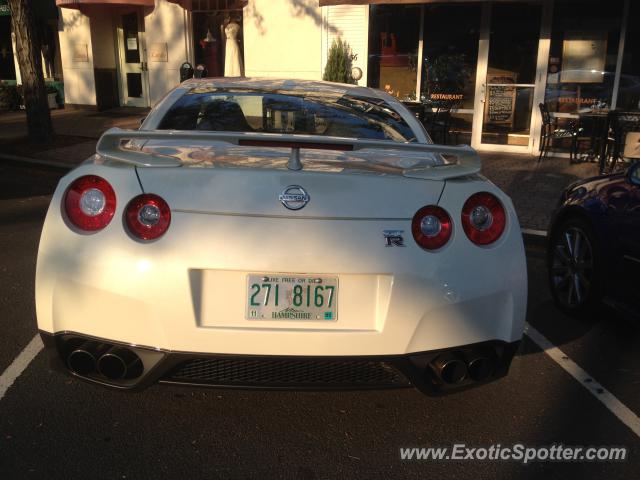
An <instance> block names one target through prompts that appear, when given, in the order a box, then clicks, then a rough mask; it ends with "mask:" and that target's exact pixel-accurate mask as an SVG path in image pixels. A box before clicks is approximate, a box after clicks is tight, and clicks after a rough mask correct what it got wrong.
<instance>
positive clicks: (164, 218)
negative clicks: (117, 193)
mask: <svg viewBox="0 0 640 480" xmlns="http://www.w3.org/2000/svg"><path fill="white" fill-rule="evenodd" d="M124 218H125V223H126V224H127V227H128V228H129V231H130V232H131V234H132V235H134V236H135V237H137V238H139V239H141V240H155V239H156V238H159V237H161V236H162V235H163V234H164V233H165V232H166V231H167V229H168V228H169V224H170V223H171V209H170V208H169V205H167V202H165V201H164V200H163V199H162V198H161V197H159V196H158V195H154V194H153V193H145V194H142V195H138V196H137V197H135V198H134V199H133V200H131V201H130V202H129V203H128V204H127V208H126V209H125V212H124Z"/></svg>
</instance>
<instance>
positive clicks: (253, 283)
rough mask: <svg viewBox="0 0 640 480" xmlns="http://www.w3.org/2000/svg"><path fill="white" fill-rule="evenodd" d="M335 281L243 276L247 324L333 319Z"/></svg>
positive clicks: (275, 276)
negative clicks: (245, 280) (245, 277)
mask: <svg viewBox="0 0 640 480" xmlns="http://www.w3.org/2000/svg"><path fill="white" fill-rule="evenodd" d="M337 307H338V277H326V276H318V275H286V274H281V275H272V274H256V275H248V276H247V309H246V318H247V319H249V320H326V321H332V320H336V319H337V312H338V308H337Z"/></svg>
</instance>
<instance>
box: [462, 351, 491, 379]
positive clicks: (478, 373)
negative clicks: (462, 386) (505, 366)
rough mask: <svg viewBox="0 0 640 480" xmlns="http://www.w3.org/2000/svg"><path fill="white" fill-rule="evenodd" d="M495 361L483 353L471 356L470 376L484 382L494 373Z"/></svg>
mask: <svg viewBox="0 0 640 480" xmlns="http://www.w3.org/2000/svg"><path fill="white" fill-rule="evenodd" d="M494 368H495V364H494V361H493V360H492V359H491V358H489V357H485V356H483V355H477V356H473V357H471V359H470V360H469V364H468V369H469V378H471V380H474V381H476V382H482V381H484V380H486V379H487V378H489V377H490V376H491V375H492V374H493V369H494Z"/></svg>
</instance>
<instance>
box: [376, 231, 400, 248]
mask: <svg viewBox="0 0 640 480" xmlns="http://www.w3.org/2000/svg"><path fill="white" fill-rule="evenodd" d="M403 233H404V230H383V231H382V234H383V235H384V241H385V244H384V246H385V247H404V246H405V245H404V237H403V236H402V234H403Z"/></svg>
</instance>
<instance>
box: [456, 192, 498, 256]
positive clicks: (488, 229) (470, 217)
mask: <svg viewBox="0 0 640 480" xmlns="http://www.w3.org/2000/svg"><path fill="white" fill-rule="evenodd" d="M506 221H507V215H506V213H505V211H504V207H503V206H502V203H501V202H500V200H498V197H496V196H495V195H493V194H491V193H489V192H478V193H474V194H473V195H471V196H470V197H469V198H468V199H467V201H466V202H465V203H464V206H463V207H462V228H463V229H464V233H466V234H467V237H469V240H471V241H472V242H473V243H475V244H476V245H489V244H490V243H493V242H495V241H496V240H498V238H500V235H502V232H504V227H505V225H506Z"/></svg>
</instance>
